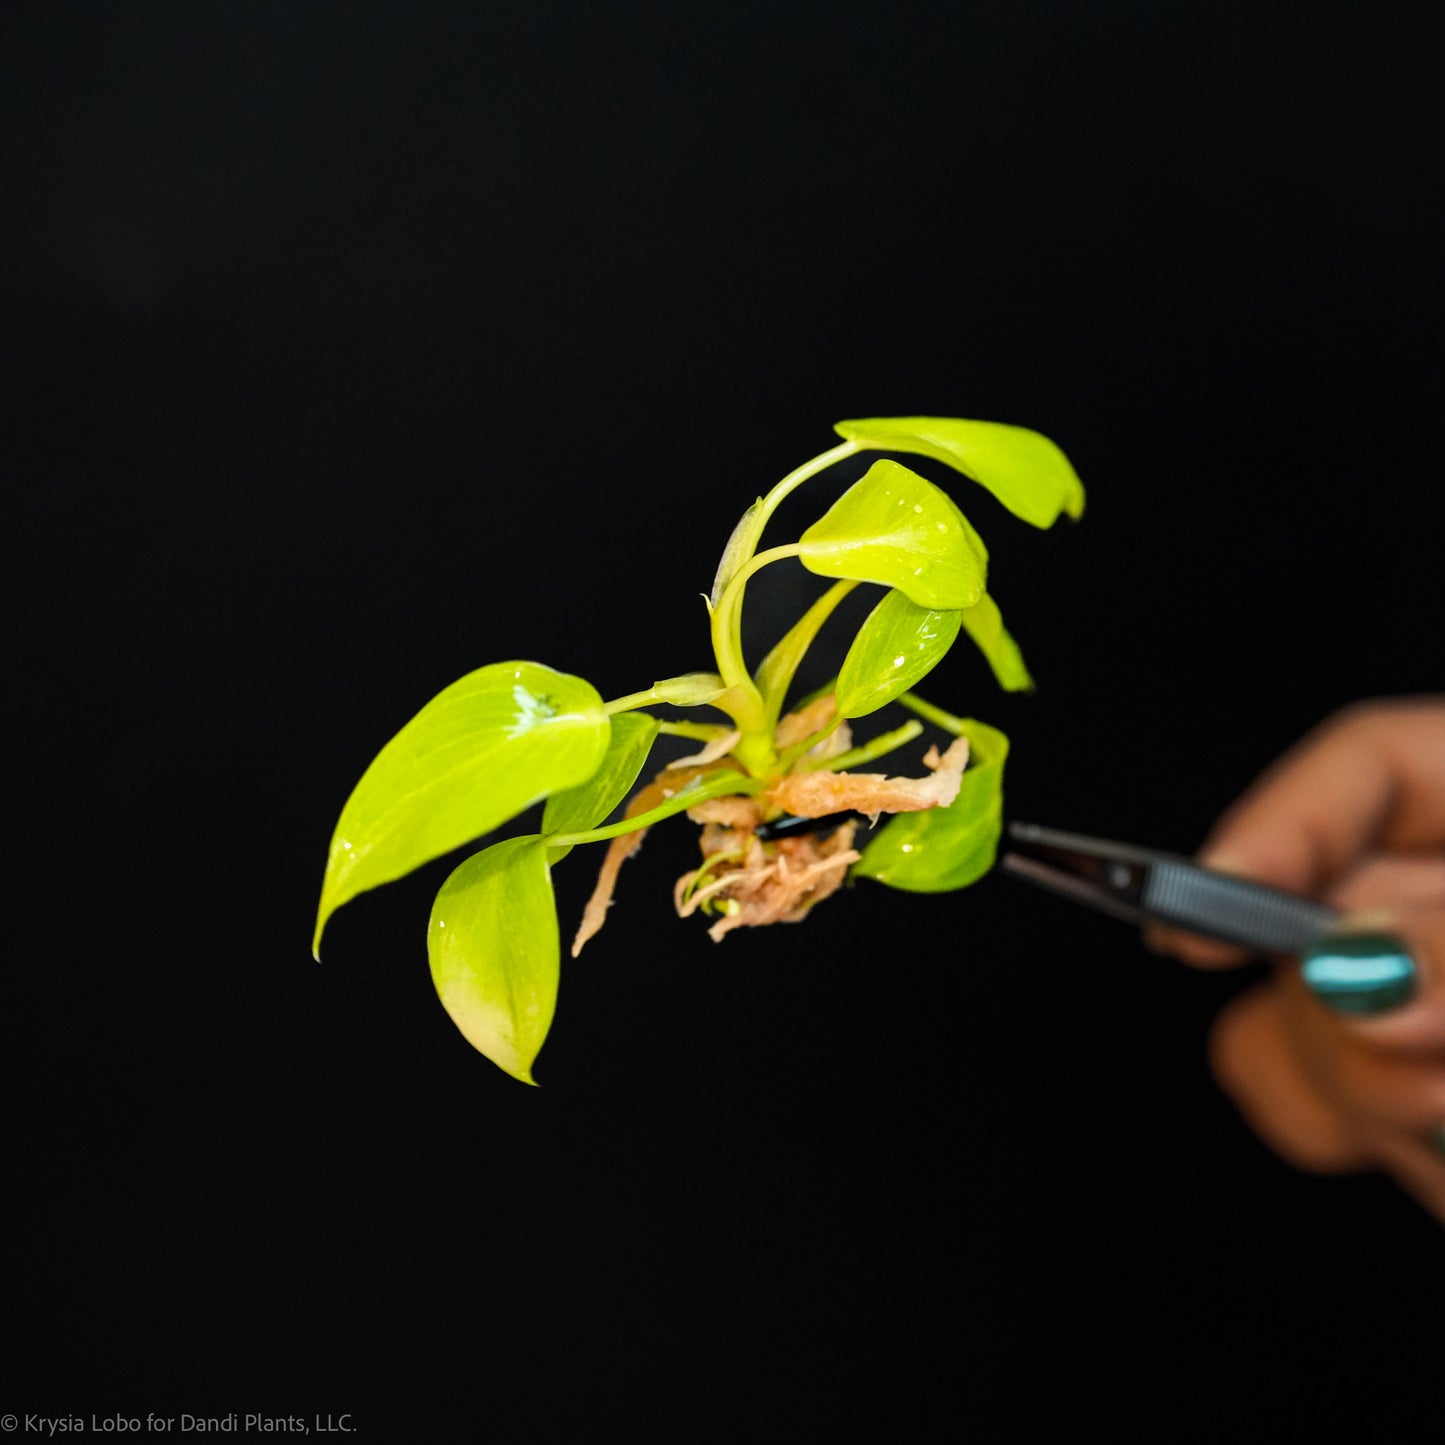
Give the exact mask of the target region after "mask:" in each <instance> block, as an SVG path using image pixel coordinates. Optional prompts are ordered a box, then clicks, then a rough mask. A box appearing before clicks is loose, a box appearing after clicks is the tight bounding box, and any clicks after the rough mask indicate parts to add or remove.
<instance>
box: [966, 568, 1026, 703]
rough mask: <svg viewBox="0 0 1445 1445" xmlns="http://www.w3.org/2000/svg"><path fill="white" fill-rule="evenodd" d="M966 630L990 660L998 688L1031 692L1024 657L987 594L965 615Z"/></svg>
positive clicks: (996, 605)
mask: <svg viewBox="0 0 1445 1445" xmlns="http://www.w3.org/2000/svg"><path fill="white" fill-rule="evenodd" d="M962 617H963V628H964V631H965V632H967V633H968V635H969V636H970V637H971V638H973V640H974V642H976V643H977V644H978V650H979V651H980V652H981V653H983V655H984V657H985V658H987V659H988V665H989V666H990V667H991V668H992V669H993V675H994V677H996V678H997V679H998V685H999V686H1000V687H1001V688H1003V689H1005V691H1007V692H1029V691H1031V690H1032V689H1033V685H1034V680H1033V678H1031V677H1030V676H1029V670H1028V668H1027V667H1025V666H1024V656H1023V653H1021V652H1020V651H1019V645H1018V643H1017V642H1015V641H1014V640H1013V638H1012V636H1010V634H1009V631H1008V629H1007V628H1006V627H1005V626H1004V625H1003V616H1002V615H1001V614H1000V612H999V610H998V603H996V602H995V601H994V600H993V598H992V597H990V596H989V594H988V593H987V592H985V593H984V594H983V596H982V597H980V598H979V599H978V601H977V603H975V604H974V606H972V607H970V608H969V609H968V611H966V612H964V613H963V614H962Z"/></svg>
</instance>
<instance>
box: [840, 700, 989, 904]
mask: <svg viewBox="0 0 1445 1445" xmlns="http://www.w3.org/2000/svg"><path fill="white" fill-rule="evenodd" d="M953 722H954V728H953V730H954V731H955V732H957V733H958V734H959V735H960V736H962V737H966V738H967V739H968V744H969V760H968V761H969V765H968V768H967V769H966V771H965V772H964V774H963V780H962V783H961V785H960V787H959V790H958V796H957V797H956V798H955V799H954V800H953V802H951V803H950V804H949V805H948V806H947V807H946V808H932V809H929V810H928V811H926V812H921V813H900V814H898V815H897V816H896V817H895V818H893V819H892V820H891V821H890V822H889V823H887V824H886V825H885V826H884V827H883V828H882V829H880V830H879V832H878V833H876V834H875V835H874V837H873V839H872V841H871V842H870V843H869V844H868V846H867V847H866V848H865V849H864V850H863V856H862V857H861V858H860V859H859V860H858V862H856V863H855V864H854V865H853V869H852V872H853V875H854V876H855V877H860V878H872V879H874V880H875V881H876V882H878V883H886V884H887V885H888V886H889V887H890V888H900V889H903V890H904V891H905V892H909V893H946V892H948V891H949V890H951V889H954V888H965V887H967V886H968V885H969V884H970V883H975V882H977V881H978V879H980V878H982V877H983V875H984V874H985V873H987V872H988V870H989V869H990V868H991V867H992V866H993V860H994V856H995V854H996V853H997V851H998V840H999V837H1000V835H1001V834H1002V832H1003V765H1004V759H1005V758H1006V757H1007V756H1008V739H1007V738H1006V737H1005V736H1004V735H1003V734H1002V733H1001V732H999V730H998V729H997V728H991V727H989V726H987V724H985V723H981V722H975V721H974V720H973V719H971V718H957V719H953Z"/></svg>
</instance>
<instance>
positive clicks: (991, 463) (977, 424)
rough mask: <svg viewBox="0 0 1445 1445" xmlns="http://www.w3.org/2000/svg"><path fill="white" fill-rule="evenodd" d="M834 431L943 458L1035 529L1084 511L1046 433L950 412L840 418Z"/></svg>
mask: <svg viewBox="0 0 1445 1445" xmlns="http://www.w3.org/2000/svg"><path fill="white" fill-rule="evenodd" d="M834 430H835V431H836V432H837V433H838V435H839V436H842V437H846V438H847V439H848V440H849V441H852V442H856V443H857V444H858V445H859V446H862V447H868V448H871V449H873V450H876V451H883V452H911V453H915V454H917V455H919V456H925V457H932V458H933V459H934V460H935V461H940V462H945V463H947V465H949V466H951V467H953V468H954V469H955V470H956V471H960V472H962V473H963V474H964V476H966V477H972V478H973V480H974V481H976V482H978V483H980V484H981V485H982V486H984V487H987V488H988V490H989V491H990V492H992V493H993V494H994V496H996V497H997V498H998V499H999V501H1000V502H1002V503H1003V504H1004V506H1006V507H1007V508H1008V509H1009V511H1011V512H1012V513H1013V514H1014V515H1015V516H1017V517H1022V518H1023V519H1024V521H1026V522H1031V523H1032V524H1033V525H1034V526H1035V527H1048V526H1051V525H1052V524H1053V523H1054V521H1056V520H1057V518H1058V515H1059V513H1060V512H1065V513H1067V514H1068V515H1069V516H1070V517H1078V516H1081V515H1082V514H1083V510H1084V487H1083V483H1081V482H1080V481H1079V477H1078V474H1077V473H1076V472H1075V471H1074V468H1073V465H1072V463H1071V462H1070V461H1069V459H1068V458H1067V457H1066V456H1065V455H1064V454H1063V452H1062V451H1060V450H1059V448H1058V446H1057V445H1056V444H1055V443H1054V442H1051V441H1050V440H1049V439H1048V437H1046V436H1043V435H1041V434H1040V433H1039V432H1036V431H1029V430H1028V429H1027V428H1026V427H1020V426H1006V425H1004V424H1003V423H1002V422H996V421H965V420H962V419H961V418H958V417H951V416H875V417H868V418H867V419H866V420H862V421H840V422H839V423H838V425H837V426H836V427H835V428H834Z"/></svg>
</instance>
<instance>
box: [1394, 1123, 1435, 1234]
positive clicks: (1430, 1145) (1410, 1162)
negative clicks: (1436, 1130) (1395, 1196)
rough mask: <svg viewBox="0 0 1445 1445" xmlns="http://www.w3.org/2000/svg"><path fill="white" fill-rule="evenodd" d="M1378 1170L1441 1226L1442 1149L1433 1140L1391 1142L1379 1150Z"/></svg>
mask: <svg viewBox="0 0 1445 1445" xmlns="http://www.w3.org/2000/svg"><path fill="white" fill-rule="evenodd" d="M1380 1167H1381V1168H1382V1169H1384V1170H1385V1171H1386V1172H1387V1173H1388V1174H1389V1175H1390V1176H1391V1177H1392V1178H1393V1179H1394V1180H1395V1182H1396V1183H1398V1184H1399V1185H1400V1187H1401V1188H1402V1189H1404V1190H1405V1191H1406V1193H1408V1194H1410V1195H1412V1196H1413V1197H1414V1198H1415V1199H1417V1200H1418V1201H1419V1202H1420V1203H1421V1204H1422V1205H1424V1207H1425V1208H1426V1209H1428V1210H1429V1211H1430V1213H1431V1214H1433V1215H1434V1216H1435V1217H1436V1218H1437V1219H1438V1220H1440V1221H1441V1223H1445V1147H1442V1146H1441V1145H1440V1144H1438V1143H1436V1142H1435V1140H1434V1139H1429V1140H1426V1141H1424V1142H1421V1141H1419V1140H1414V1139H1400V1140H1398V1141H1391V1142H1390V1143H1389V1144H1388V1145H1386V1146H1384V1147H1383V1148H1382V1150H1381V1158H1380Z"/></svg>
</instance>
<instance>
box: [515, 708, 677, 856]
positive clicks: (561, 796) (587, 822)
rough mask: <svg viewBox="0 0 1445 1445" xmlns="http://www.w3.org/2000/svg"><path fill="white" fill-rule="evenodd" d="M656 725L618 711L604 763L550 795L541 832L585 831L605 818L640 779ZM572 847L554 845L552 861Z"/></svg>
mask: <svg viewBox="0 0 1445 1445" xmlns="http://www.w3.org/2000/svg"><path fill="white" fill-rule="evenodd" d="M657 726H658V725H657V719H656V718H653V717H648V716H647V714H646V713H638V712H624V713H618V714H617V716H615V717H614V718H613V719H612V741H611V742H610V743H609V744H608V746H607V754H606V756H605V757H604V758H603V759H602V763H601V765H600V766H599V767H598V769H597V771H596V772H595V773H593V774H592V776H591V777H590V778H588V779H587V781H586V782H585V783H582V784H581V785H580V786H578V787H575V788H564V789H563V790H562V791H561V792H560V793H553V794H552V796H551V797H550V798H548V799H547V806H546V807H545V808H543V810H542V832H543V833H585V832H586V831H587V829H589V828H595V827H596V826H597V825H598V824H599V823H600V822H602V821H603V820H604V819H605V818H606V817H607V815H608V814H609V813H610V812H611V811H612V810H613V809H614V808H615V807H616V806H617V805H618V804H619V803H620V802H621V801H622V800H623V799H624V798H625V797H626V796H627V790H628V789H629V788H631V786H632V785H633V783H635V782H636V781H637V775H638V773H640V772H641V771H642V765H643V763H645V762H646V761H647V754H648V753H649V752H650V751H651V750H652V743H653V740H654V739H655V738H656V737H657ZM570 851H571V850H570V849H568V848H554V849H553V850H552V854H551V862H553V863H557V862H560V861H561V860H562V859H563V858H565V857H566V856H567V854H568V853H569V852H570Z"/></svg>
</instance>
